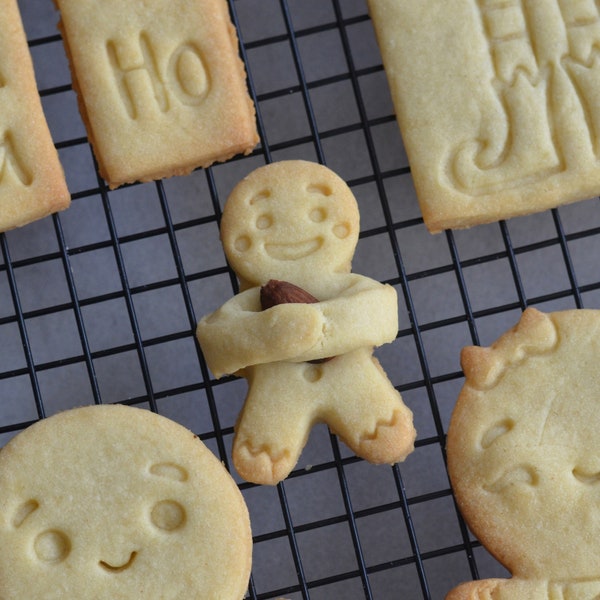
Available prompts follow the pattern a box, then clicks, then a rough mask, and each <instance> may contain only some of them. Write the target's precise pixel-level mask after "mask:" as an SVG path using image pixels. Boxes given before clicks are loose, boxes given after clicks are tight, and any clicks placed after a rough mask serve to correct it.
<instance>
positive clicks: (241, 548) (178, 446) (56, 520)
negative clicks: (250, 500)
mask: <svg viewBox="0 0 600 600" xmlns="http://www.w3.org/2000/svg"><path fill="white" fill-rule="evenodd" d="M0 547H1V548H2V552H1V553H0V598H2V599H3V600H11V599H14V600H17V599H19V600H21V599H23V598H35V599H36V600H45V599H48V600H50V599H53V600H54V599H59V598H60V599H63V598H73V599H76V598H94V599H96V600H117V599H123V600H125V599H127V600H132V599H134V598H139V599H142V598H143V599H144V600H159V599H160V600H168V599H172V600H175V599H177V600H180V599H182V598H186V599H188V598H189V599H190V600H192V599H194V600H196V599H197V600H206V599H212V600H225V599H229V600H240V599H241V598H242V597H243V596H244V593H245V591H246V589H247V585H248V578H249V574H250V563H251V552H252V537H251V533H250V524H249V519H248V512H247V509H246V505H245V503H244V501H243V498H242V496H241V494H240V492H239V490H238V488H237V486H236V485H235V482H234V481H233V479H232V478H231V476H230V475H229V473H227V471H226V470H225V468H224V467H223V465H222V464H221V463H220V462H219V461H218V460H217V458H216V457H215V456H214V455H213V454H212V453H211V452H210V451H209V450H208V448H206V446H204V444H202V443H201V442H200V441H199V440H198V438H197V437H195V436H194V435H193V434H192V432H190V431H189V430H187V429H186V428H185V427H183V426H181V425H179V424H177V423H175V422H174V421H171V420H169V419H167V418H165V417H162V416H159V415H156V414H154V413H152V412H150V411H148V410H143V409H138V408H132V407H127V406H121V405H101V406H88V407H82V408H76V409H72V410H69V411H65V412H62V413H58V414H57V415H54V416H52V417H49V418H47V419H43V420H42V421H39V422H37V423H36V424H34V425H32V426H31V427H29V428H28V429H26V430H24V431H23V432H21V433H20V434H18V435H17V436H16V437H15V438H13V439H12V440H11V441H10V442H8V444H7V445H6V446H5V447H4V448H3V449H2V451H1V452H0Z"/></svg>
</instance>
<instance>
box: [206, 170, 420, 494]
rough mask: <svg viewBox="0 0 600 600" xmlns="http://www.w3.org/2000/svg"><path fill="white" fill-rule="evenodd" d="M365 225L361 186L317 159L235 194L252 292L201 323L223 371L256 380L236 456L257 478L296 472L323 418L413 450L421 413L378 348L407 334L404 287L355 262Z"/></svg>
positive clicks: (235, 229) (261, 173)
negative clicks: (400, 293) (364, 272)
mask: <svg viewBox="0 0 600 600" xmlns="http://www.w3.org/2000/svg"><path fill="white" fill-rule="evenodd" d="M359 229H360V227H359V211H358V205H357V203H356V199H355V198H354V195H353V194H352V191H351V190H350V188H349V187H348V185H347V184H346V183H345V182H344V181H343V180H342V179H341V178H340V177H339V176H338V175H336V174H335V173H334V172H333V171H331V170H330V169H328V168H327V167H325V166H323V165H319V164H317V163H312V162H307V161H302V160H291V161H281V162H277V163H272V164H270V165H267V166H264V167H261V168H259V169H256V170H255V171H253V172H252V173H250V174H249V175H248V176H247V177H246V178H244V179H243V180H242V181H240V182H239V183H238V184H237V185H236V186H235V188H234V189H233V191H232V192H231V194H230V196H229V198H228V199H227V202H226V204H225V207H224V209H223V218H222V222H221V239H222V241H223V248H224V251H225V254H226V256H227V259H228V261H229V264H230V265H231V267H232V268H233V270H234V271H235V272H236V274H237V276H238V278H239V280H240V288H241V293H240V294H238V295H237V296H235V297H234V298H232V299H231V300H229V301H228V302H226V303H225V304H224V305H223V306H222V307H221V308H219V309H218V310H217V311H215V312H214V313H212V314H210V315H207V316H205V317H204V318H203V319H202V320H201V321H200V323H199V324H198V328H197V335H198V340H199V342H200V345H201V347H202V350H203V353H204V356H205V358H206V360H207V363H208V365H209V367H210V369H211V370H212V372H213V373H214V374H215V375H216V376H217V377H220V376H221V375H223V374H226V373H238V374H239V375H242V376H244V377H246V378H247V380H248V394H247V397H246V401H245V403H244V407H243V409H242V412H241V414H240V417H239V419H238V421H237V424H236V428H235V437H234V443H233V462H234V464H235V467H236V469H237V470H238V472H239V473H240V475H241V476H242V477H244V478H245V479H247V480H249V481H254V482H256V483H264V484H275V483H277V482H278V481H281V480H282V479H284V478H285V477H287V475H288V474H289V472H290V471H291V469H292V468H293V467H294V466H295V465H296V463H297V460H298V458H299V456H300V453H301V451H302V448H303V447H304V444H305V443H306V440H307V438H308V435H309V432H310V429H311V427H312V426H313V425H314V424H315V423H317V422H325V423H327V425H329V427H330V428H331V430H332V431H334V432H335V433H336V434H337V435H338V436H339V437H340V438H341V439H342V440H343V441H344V442H345V443H346V444H347V445H348V446H349V447H350V448H351V449H352V450H353V451H354V452H355V453H356V454H357V455H358V456H361V457H363V458H365V459H366V460H368V461H370V462H373V463H387V464H391V463H395V462H399V461H401V460H404V459H405V458H406V456H407V455H408V454H409V453H410V452H411V451H412V450H413V445H414V439H415V435H416V434H415V430H414V427H413V422H412V413H411V411H410V410H409V409H408V408H407V407H406V406H405V405H404V403H403V402H402V398H401V397H400V394H399V393H398V391H397V390H396V389H395V388H394V386H393V385H392V383H391V382H390V381H389V379H388V378H387V376H386V374H385V373H384V371H383V369H382V368H381V365H380V364H379V362H378V361H377V360H376V359H375V358H374V357H373V348H374V347H375V346H380V345H382V344H385V343H389V342H392V341H393V340H395V338H396V335H397V333H398V299H397V295H396V291H395V289H394V288H393V287H391V286H390V285H383V284H381V283H379V282H378V281H375V280H373V279H370V278H368V277H364V276H361V275H358V274H355V273H351V272H350V269H351V261H352V257H353V254H354V250H355V247H356V244H357V241H358V234H359ZM324 359H331V360H327V361H326V362H324Z"/></svg>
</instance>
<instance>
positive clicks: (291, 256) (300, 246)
mask: <svg viewBox="0 0 600 600" xmlns="http://www.w3.org/2000/svg"><path fill="white" fill-rule="evenodd" d="M321 246H323V238H320V237H318V238H313V239H310V240H305V241H302V242H288V243H285V244H265V252H266V253H267V254H268V255H269V256H270V257H271V258H274V259H275V260H298V259H300V258H305V257H307V256H310V255H311V254H314V253H315V252H316V251H317V250H319V248H321Z"/></svg>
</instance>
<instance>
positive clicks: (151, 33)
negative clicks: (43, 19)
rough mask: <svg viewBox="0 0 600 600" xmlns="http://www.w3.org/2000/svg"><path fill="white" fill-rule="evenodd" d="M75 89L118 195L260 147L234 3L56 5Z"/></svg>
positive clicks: (62, 1)
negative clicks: (232, 12)
mask: <svg viewBox="0 0 600 600" xmlns="http://www.w3.org/2000/svg"><path fill="white" fill-rule="evenodd" d="M56 5H57V7H58V8H59V9H60V12H61V23H60V29H61V31H62V34H63V40H64V42H65V47H66V50H67V54H68V56H69V59H70V65H71V73H72V78H73V86H74V88H75V89H76V91H77V92H78V99H79V107H80V111H81V114H82V118H83V120H84V121H85V124H86V127H87V132H88V137H89V139H90V142H91V143H92V146H93V149H94V153H95V156H96V159H97V161H98V164H99V170H100V174H101V175H102V176H103V177H104V179H105V180H106V181H107V183H108V184H109V186H110V187H111V188H115V187H118V186H119V185H122V184H125V183H131V182H134V181H151V180H153V179H160V178H163V177H168V176H172V175H183V174H186V173H189V172H190V171H192V170H193V169H194V168H197V167H207V166H209V165H210V164H212V163H213V162H215V161H224V160H227V159H228V158H231V157H232V156H233V155H235V154H239V153H249V152H250V151H251V150H252V149H253V148H254V146H255V145H256V144H257V142H258V135H257V131H256V123H255V113H254V105H253V103H252V101H251V99H250V97H249V95H248V90H247V88H246V73H245V69H244V65H243V63H242V61H241V60H240V58H239V55H238V40H237V35H236V33H235V29H234V27H233V25H232V23H231V20H230V17H229V11H228V5H227V2H226V0H169V1H168V2H165V0H144V1H143V2H140V1H139V0H102V2H98V1H97V0H56Z"/></svg>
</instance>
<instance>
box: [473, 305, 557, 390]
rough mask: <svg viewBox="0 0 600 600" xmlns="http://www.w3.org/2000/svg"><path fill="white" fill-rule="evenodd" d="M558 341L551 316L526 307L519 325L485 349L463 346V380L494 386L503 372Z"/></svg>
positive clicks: (487, 387) (477, 386) (485, 387)
mask: <svg viewBox="0 0 600 600" xmlns="http://www.w3.org/2000/svg"><path fill="white" fill-rule="evenodd" d="M557 341H558V334H557V331H556V326H555V325H554V322H553V321H552V319H551V317H550V316H549V315H547V314H544V313H542V312H540V311H539V310H537V309H535V308H527V309H526V310H525V311H524V312H523V314H522V315H521V319H520V320H519V322H518V323H517V324H516V325H515V326H514V327H513V328H512V329H510V330H509V331H507V332H506V333H504V334H503V335H502V336H501V337H500V338H498V340H496V342H494V343H493V344H492V345H491V346H490V347H489V348H483V347H479V346H467V347H466V348H463V350H462V352H461V366H462V369H463V372H464V374H465V377H466V379H467V381H468V382H469V383H470V384H471V385H472V386H473V387H475V388H477V389H480V390H486V389H490V388H492V387H494V386H495V385H496V383H498V380H499V379H500V377H501V376H502V374H503V373H504V371H505V370H506V369H507V368H509V367H511V366H513V365H515V364H518V363H520V362H521V361H523V360H525V359H526V358H527V357H528V356H531V355H534V354H543V353H544V352H548V351H550V350H552V349H553V348H554V347H555V346H556V343H557Z"/></svg>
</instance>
